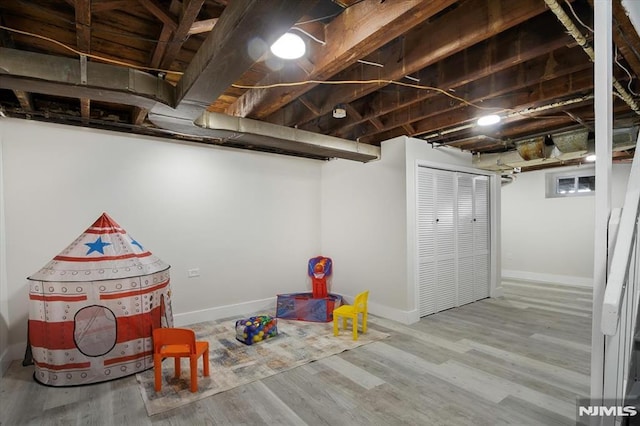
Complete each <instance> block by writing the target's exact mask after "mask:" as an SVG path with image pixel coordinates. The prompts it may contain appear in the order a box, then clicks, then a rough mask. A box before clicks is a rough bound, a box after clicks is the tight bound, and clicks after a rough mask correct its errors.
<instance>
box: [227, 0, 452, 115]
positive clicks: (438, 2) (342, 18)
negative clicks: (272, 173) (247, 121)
mask: <svg viewBox="0 0 640 426" xmlns="http://www.w3.org/2000/svg"><path fill="white" fill-rule="evenodd" d="M453 3H455V1H453V0H433V1H422V0H404V1H388V2H383V3H381V2H380V1H379V0H364V1H362V2H360V3H358V4H355V5H354V6H352V7H350V8H349V9H347V10H345V11H344V12H342V14H340V15H339V16H338V17H336V18H335V19H334V20H333V21H331V23H329V24H328V25H327V26H326V29H325V40H324V41H325V45H324V46H319V47H317V48H316V49H313V52H314V54H313V56H311V57H309V62H311V63H313V64H314V68H313V70H311V72H309V73H307V72H306V71H304V70H302V69H300V70H298V71H297V72H295V73H293V74H292V75H290V76H289V77H290V78H291V79H292V80H291V81H304V80H326V79H329V78H330V77H331V76H333V75H334V74H336V73H337V72H339V71H340V70H342V69H344V68H346V67H348V66H349V65H351V64H353V63H355V62H356V60H358V59H359V58H362V57H365V56H367V55H369V54H370V53H371V52H373V51H375V50H377V49H379V48H380V47H381V46H383V45H385V44H386V43H388V42H390V41H391V40H393V39H394V38H396V37H399V36H400V35H402V34H403V33H404V32H405V31H407V30H408V29H410V28H412V27H414V26H416V25H419V24H421V23H422V22H424V21H425V20H426V19H427V18H428V17H430V16H432V15H434V14H436V13H438V12H440V11H441V10H443V9H444V8H446V7H447V6H449V5H451V4H453ZM280 78H281V77H280V75H279V73H277V72H275V73H272V74H269V75H267V76H266V77H265V78H264V79H263V80H262V81H260V83H259V85H268V84H272V83H276V82H281V80H280ZM313 87H315V85H314V84H307V85H302V86H295V87H286V88H277V89H252V90H249V91H247V92H245V93H244V94H243V95H242V96H241V97H240V98H239V99H238V100H237V101H236V102H234V103H233V104H232V105H230V106H229V108H227V111H226V112H227V114H230V115H235V116H239V117H252V118H258V119H260V118H264V117H267V116H269V115H270V114H273V113H274V112H275V111H277V110H278V109H280V108H282V107H283V106H284V105H287V104H288V103H289V102H291V101H293V100H294V99H296V98H298V97H299V96H302V95H303V94H304V93H306V92H308V91H309V90H311V89H312V88H313Z"/></svg>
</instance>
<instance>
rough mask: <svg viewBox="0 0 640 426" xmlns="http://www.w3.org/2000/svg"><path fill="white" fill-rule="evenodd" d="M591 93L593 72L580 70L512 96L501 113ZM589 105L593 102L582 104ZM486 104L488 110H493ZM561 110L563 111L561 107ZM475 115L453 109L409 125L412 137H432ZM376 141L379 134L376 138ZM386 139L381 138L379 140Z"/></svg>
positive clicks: (469, 109) (518, 117)
mask: <svg viewBox="0 0 640 426" xmlns="http://www.w3.org/2000/svg"><path fill="white" fill-rule="evenodd" d="M592 90H593V71H592V70H584V71H578V72H576V73H574V74H571V75H569V76H561V77H559V78H555V79H553V80H548V81H544V82H541V83H539V84H536V85H534V86H532V87H530V88H529V90H526V91H525V90H523V91H520V92H516V93H512V94H511V95H509V97H508V99H505V100H504V104H507V105H510V107H509V109H508V110H507V111H506V112H505V113H510V112H512V111H524V110H527V109H528V108H534V107H537V106H540V105H545V104H547V103H552V102H554V101H555V100H557V99H558V98H561V97H566V98H568V97H571V96H575V97H578V96H580V95H582V94H584V93H589V92H590V91H592ZM586 102H591V103H593V100H591V101H586ZM494 105H495V106H499V103H497V102H496V103H494ZM494 105H491V103H488V106H494ZM561 108H563V107H562V106H558V107H556V108H554V109H549V110H546V111H545V112H544V113H538V114H537V115H539V116H544V115H551V114H554V115H557V111H558V110H559V109H561ZM565 108H567V107H566V106H565ZM478 115H479V111H478V110H477V109H476V108H473V107H464V108H457V109H454V110H449V111H446V112H443V113H441V114H438V115H435V116H431V117H429V118H427V119H423V120H419V121H415V122H413V123H412V124H413V126H414V127H415V129H416V135H421V134H425V133H435V132H437V131H439V130H442V129H446V128H449V127H455V126H457V125H459V124H463V123H469V122H472V121H473V120H475V119H476V118H477V117H478ZM532 117H534V114H521V115H516V116H513V117H511V118H509V119H507V120H506V121H505V123H512V122H515V121H519V120H528V119H530V118H532ZM377 137H378V138H380V137H381V134H379V135H377ZM384 139H387V138H386V137H385V136H382V139H379V140H384Z"/></svg>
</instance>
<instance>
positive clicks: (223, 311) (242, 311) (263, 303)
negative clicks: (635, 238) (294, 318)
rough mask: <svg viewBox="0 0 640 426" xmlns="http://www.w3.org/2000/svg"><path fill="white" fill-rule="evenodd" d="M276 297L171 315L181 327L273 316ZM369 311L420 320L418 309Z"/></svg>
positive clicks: (375, 307) (374, 308)
mask: <svg viewBox="0 0 640 426" xmlns="http://www.w3.org/2000/svg"><path fill="white" fill-rule="evenodd" d="M341 296H342V297H344V298H345V300H348V301H349V302H346V303H351V302H350V301H353V299H354V296H349V295H341ZM276 299H277V298H276V297H269V298H267V299H261V300H253V301H251V302H243V303H237V304H234V305H225V306H216V307H214V308H209V309H202V310H200V311H192V312H184V313H181V314H174V315H173V322H174V324H175V325H176V326H178V327H182V326H186V325H190V324H196V323H199V322H204V321H212V320H217V319H221V318H229V317H243V316H246V315H247V314H251V313H255V312H260V311H264V313H265V314H271V315H273V316H275V310H276ZM369 312H370V313H371V314H373V315H377V316H379V317H382V318H386V319H390V320H393V321H398V322H400V323H402V324H413V323H415V322H418V321H419V320H420V316H419V315H418V311H417V310H415V311H403V310H400V309H396V308H390V307H388V306H384V305H380V304H377V303H375V302H369Z"/></svg>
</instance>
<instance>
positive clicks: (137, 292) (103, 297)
mask: <svg viewBox="0 0 640 426" xmlns="http://www.w3.org/2000/svg"><path fill="white" fill-rule="evenodd" d="M167 285H169V280H167V281H165V282H163V283H160V284H158V285H155V286H153V287H149V288H146V289H141V290H131V291H126V292H124V293H114V294H101V295H100V300H108V299H120V298H122V297H130V296H138V295H140V294H146V293H151V292H154V291H156V290H160V289H161V288H164V287H166V286H167Z"/></svg>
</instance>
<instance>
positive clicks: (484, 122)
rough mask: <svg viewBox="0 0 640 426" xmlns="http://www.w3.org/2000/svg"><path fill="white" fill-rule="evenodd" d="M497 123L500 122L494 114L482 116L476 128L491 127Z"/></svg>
mask: <svg viewBox="0 0 640 426" xmlns="http://www.w3.org/2000/svg"><path fill="white" fill-rule="evenodd" d="M499 122H500V116H499V115H495V114H491V115H484V116H482V117H480V118H478V126H491V125H492V124H496V123H499Z"/></svg>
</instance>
